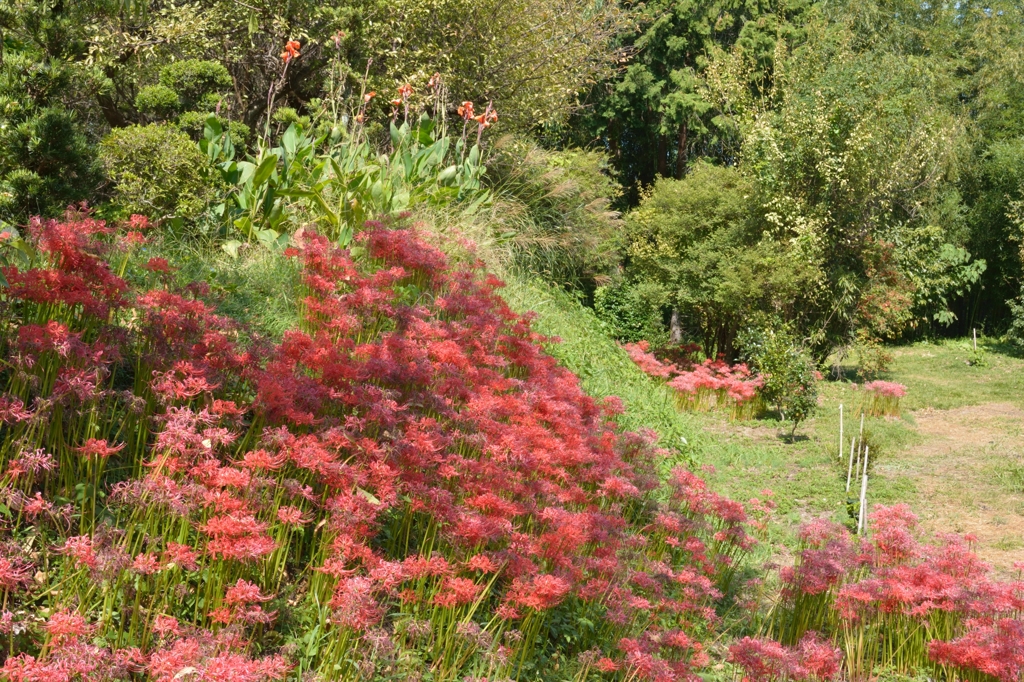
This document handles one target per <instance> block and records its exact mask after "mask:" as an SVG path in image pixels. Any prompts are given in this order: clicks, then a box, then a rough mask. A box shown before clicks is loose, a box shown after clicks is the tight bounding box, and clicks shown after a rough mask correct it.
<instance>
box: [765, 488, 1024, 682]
mask: <svg viewBox="0 0 1024 682" xmlns="http://www.w3.org/2000/svg"><path fill="white" fill-rule="evenodd" d="M870 518H871V522H872V528H874V535H873V537H872V538H871V539H870V540H862V541H861V542H860V543H859V544H857V543H855V542H854V541H853V539H852V538H851V536H850V535H849V533H847V532H846V530H845V529H844V528H843V527H841V526H838V525H837V524H832V523H828V522H825V521H817V522H814V523H812V524H810V525H808V526H806V527H805V528H804V529H803V531H802V533H801V540H802V543H803V547H804V548H803V550H802V552H801V554H800V557H799V561H798V562H797V564H796V566H795V567H793V568H791V569H787V570H784V571H783V574H782V578H783V582H784V585H785V589H784V590H783V594H782V599H783V601H782V603H781V604H780V605H779V606H777V608H776V609H775V611H774V613H773V620H774V622H773V628H774V631H775V633H776V635H777V636H778V638H779V639H780V641H782V642H795V641H797V640H799V639H800V637H802V636H804V634H805V633H806V632H809V631H812V630H814V631H819V632H828V633H830V634H831V635H832V636H833V638H834V639H835V641H836V642H837V643H838V644H839V646H840V647H841V648H842V649H843V650H844V653H845V656H846V667H847V674H848V675H849V676H851V677H862V676H866V675H868V674H870V673H871V671H872V670H873V669H874V668H875V667H876V666H885V667H890V668H894V669H896V670H898V671H900V672H913V671H915V670H929V669H932V668H936V667H938V666H944V667H945V668H946V670H945V673H946V676H949V673H952V672H954V669H955V672H956V674H957V675H959V676H964V675H967V676H971V675H974V676H975V677H976V678H977V679H993V678H995V679H999V680H1002V681H1004V682H1011V680H1019V679H1020V673H1021V670H1022V662H1024V658H1022V656H1024V637H1022V635H1024V582H1022V581H1020V580H1017V581H1009V582H1005V581H999V580H995V579H993V578H992V577H991V575H990V572H989V568H988V567H987V566H986V565H985V564H984V563H982V562H981V561H980V560H979V559H978V557H977V555H976V554H975V553H974V552H973V551H972V549H971V544H970V542H969V541H970V538H969V537H968V538H961V537H959V536H948V537H945V538H941V539H940V541H939V542H938V543H936V544H924V543H921V542H919V541H918V540H917V538H916V536H915V534H914V529H915V526H916V523H917V517H916V516H914V515H913V514H912V513H911V512H910V510H909V508H908V507H907V506H906V505H896V506H893V507H884V506H881V505H879V506H876V508H875V511H874V512H873V513H872V514H871V516H870ZM765 665H769V663H765ZM748 669H749V668H748ZM940 672H943V671H941V670H937V671H936V673H940Z"/></svg>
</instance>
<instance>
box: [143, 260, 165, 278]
mask: <svg viewBox="0 0 1024 682" xmlns="http://www.w3.org/2000/svg"><path fill="white" fill-rule="evenodd" d="M142 267H143V268H145V269H146V270H149V271H150V272H162V273H165V274H167V273H170V272H171V266H170V265H169V264H168V263H167V259H166V258H150V259H149V260H148V261H146V264H145V265H143V266H142Z"/></svg>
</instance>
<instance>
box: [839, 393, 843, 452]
mask: <svg viewBox="0 0 1024 682" xmlns="http://www.w3.org/2000/svg"><path fill="white" fill-rule="evenodd" d="M839 461H840V462H842V461H843V404H842V403H839Z"/></svg>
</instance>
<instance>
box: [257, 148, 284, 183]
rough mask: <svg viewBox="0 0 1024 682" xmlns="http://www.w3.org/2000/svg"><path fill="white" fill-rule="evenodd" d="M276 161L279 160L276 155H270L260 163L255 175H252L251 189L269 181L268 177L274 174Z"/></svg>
mask: <svg viewBox="0 0 1024 682" xmlns="http://www.w3.org/2000/svg"><path fill="white" fill-rule="evenodd" d="M278 161H279V159H278V157H277V154H270V155H268V156H267V158H265V159H263V161H261V162H260V165H259V167H258V168H257V169H256V173H255V174H254V175H253V179H252V184H253V187H259V186H260V185H262V184H263V183H265V182H266V181H267V180H269V179H270V176H271V175H272V174H273V173H274V169H275V168H277V162H278Z"/></svg>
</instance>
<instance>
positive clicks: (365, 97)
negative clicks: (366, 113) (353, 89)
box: [363, 90, 377, 104]
mask: <svg viewBox="0 0 1024 682" xmlns="http://www.w3.org/2000/svg"><path fill="white" fill-rule="evenodd" d="M376 96H377V91H376V90H371V91H370V92H368V93H366V94H365V95H363V102H364V103H366V104H369V103H370V100H371V99H373V98H374V97H376Z"/></svg>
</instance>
